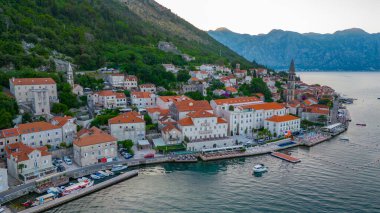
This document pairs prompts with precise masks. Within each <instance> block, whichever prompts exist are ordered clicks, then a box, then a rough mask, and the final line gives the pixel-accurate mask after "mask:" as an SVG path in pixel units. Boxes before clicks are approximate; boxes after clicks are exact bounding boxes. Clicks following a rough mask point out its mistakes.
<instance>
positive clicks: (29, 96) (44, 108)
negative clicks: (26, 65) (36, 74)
mask: <svg viewBox="0 0 380 213" xmlns="http://www.w3.org/2000/svg"><path fill="white" fill-rule="evenodd" d="M9 90H10V92H11V94H12V95H13V96H14V97H15V99H16V101H17V103H18V104H24V105H27V106H29V107H30V108H31V109H32V110H33V113H34V114H35V115H48V114H50V105H52V104H53V103H57V102H59V100H58V93H57V84H56V83H55V81H54V80H53V79H52V78H11V79H9Z"/></svg>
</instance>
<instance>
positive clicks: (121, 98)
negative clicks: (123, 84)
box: [87, 90, 127, 109]
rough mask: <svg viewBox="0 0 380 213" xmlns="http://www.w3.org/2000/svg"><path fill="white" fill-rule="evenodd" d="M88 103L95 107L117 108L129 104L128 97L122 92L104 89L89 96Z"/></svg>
mask: <svg viewBox="0 0 380 213" xmlns="http://www.w3.org/2000/svg"><path fill="white" fill-rule="evenodd" d="M87 102H88V105H89V106H90V107H91V108H94V109H116V108H125V107H126V106H127V97H126V96H125V94H124V93H122V92H114V91H112V90H102V91H99V92H95V93H93V94H89V95H88V96H87Z"/></svg>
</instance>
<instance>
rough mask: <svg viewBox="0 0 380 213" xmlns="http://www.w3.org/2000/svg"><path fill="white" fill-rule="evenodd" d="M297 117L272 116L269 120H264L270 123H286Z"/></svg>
mask: <svg viewBox="0 0 380 213" xmlns="http://www.w3.org/2000/svg"><path fill="white" fill-rule="evenodd" d="M297 119H299V117H296V116H293V115H282V116H279V115H275V116H272V117H271V118H268V119H266V120H267V121H272V122H286V121H292V120H297Z"/></svg>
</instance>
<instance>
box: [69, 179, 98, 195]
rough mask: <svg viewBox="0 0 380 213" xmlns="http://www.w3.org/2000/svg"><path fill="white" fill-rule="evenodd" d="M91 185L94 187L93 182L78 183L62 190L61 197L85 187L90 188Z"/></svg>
mask: <svg viewBox="0 0 380 213" xmlns="http://www.w3.org/2000/svg"><path fill="white" fill-rule="evenodd" d="M93 185H94V181H88V180H85V181H83V182H79V183H76V184H74V185H71V186H68V187H66V188H65V190H63V192H62V195H63V196H65V195H68V194H70V193H72V192H74V191H77V190H80V189H84V188H87V187H90V186H93Z"/></svg>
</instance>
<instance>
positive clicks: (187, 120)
mask: <svg viewBox="0 0 380 213" xmlns="http://www.w3.org/2000/svg"><path fill="white" fill-rule="evenodd" d="M178 124H179V125H181V126H193V125H194V123H193V120H192V119H191V118H189V117H186V118H182V119H181V120H179V121H178Z"/></svg>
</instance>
